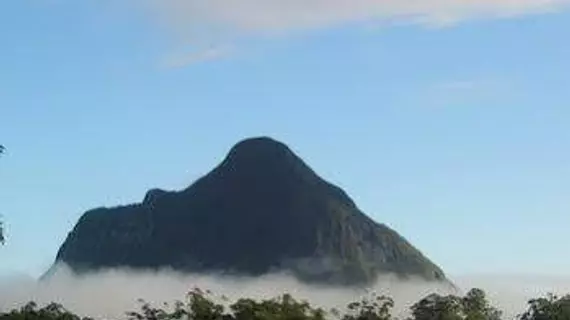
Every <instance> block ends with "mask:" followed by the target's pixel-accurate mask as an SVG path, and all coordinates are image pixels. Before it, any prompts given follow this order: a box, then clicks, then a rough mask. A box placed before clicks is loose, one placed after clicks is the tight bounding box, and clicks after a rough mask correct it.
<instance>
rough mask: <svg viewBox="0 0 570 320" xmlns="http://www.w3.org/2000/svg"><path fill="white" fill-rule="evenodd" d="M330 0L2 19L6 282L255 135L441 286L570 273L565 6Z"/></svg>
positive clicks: (192, 0)
mask: <svg viewBox="0 0 570 320" xmlns="http://www.w3.org/2000/svg"><path fill="white" fill-rule="evenodd" d="M346 1H347V0H334V1H331V2H330V3H327V5H323V2H322V1H318V0H310V1H306V2H304V5H306V7H303V5H301V4H297V2H295V1H292V2H288V3H289V4H291V5H290V6H288V5H283V1H282V0H267V1H266V2H263V1H258V0H243V2H241V3H243V6H239V7H238V8H225V7H224V2H223V1H221V0H216V1H211V2H208V3H212V6H208V5H203V6H200V4H201V3H202V4H204V1H199V0H187V1H186V2H185V1H184V0H166V1H164V2H161V3H160V4H158V2H155V1H154V0H145V1H140V2H139V4H138V5H137V3H136V2H130V1H125V2H121V5H117V4H114V3H112V2H111V1H107V0H106V1H81V2H78V1H69V0H49V1H48V0H40V1H28V0H24V1H4V2H3V3H2V4H0V41H1V43H2V51H1V52H2V53H1V54H0V119H1V120H2V125H1V126H0V142H1V143H2V144H4V145H5V146H6V147H7V149H8V152H7V154H6V155H5V156H4V157H3V158H2V159H1V161H0V206H1V207H0V211H1V212H2V214H3V218H4V220H5V223H6V227H7V235H8V243H7V245H6V246H5V247H2V248H0V249H1V250H0V261H1V263H0V274H3V275H5V274H13V273H27V274H31V275H38V274H40V273H41V272H42V271H44V270H45V269H46V268H47V267H48V266H49V265H50V263H51V262H52V261H53V258H54V257H55V254H56V251H57V249H58V247H59V245H60V244H61V242H62V241H63V239H64V238H65V236H66V234H67V232H68V231H70V230H71V228H72V227H73V225H74V224H75V222H76V221H77V219H78V218H79V217H80V215H81V214H82V212H84V211H85V210H87V209H90V208H93V207H98V206H113V205H118V204H126V203H130V202H135V201H140V200H141V199H142V198H143V196H144V194H145V191H146V190H147V189H149V188H153V187H161V188H166V189H179V188H183V187H185V186H187V185H188V184H190V183H191V182H192V181H193V180H194V179H196V178H197V177H199V176H200V175H202V174H205V173H207V171H208V170H210V169H211V168H212V167H213V166H215V165H216V164H217V163H218V162H219V161H220V160H221V159H222V158H223V157H224V155H225V153H226V152H227V151H228V149H229V148H230V147H231V146H232V145H233V144H234V143H236V142H237V141H239V140H241V139H243V138H246V137H249V136H259V135H269V136H272V137H274V138H276V139H279V140H282V141H283V142H285V143H287V144H288V145H289V146H290V147H291V148H292V149H293V150H294V151H296V152H297V153H298V154H299V155H300V156H301V157H302V158H304V159H305V160H306V161H307V162H308V163H309V164H310V165H311V166H312V167H313V168H314V169H315V170H316V171H317V172H319V173H320V174H321V175H322V176H323V177H325V178H326V179H329V180H330V181H332V182H334V183H336V184H338V185H340V186H341V187H343V188H344V189H345V190H346V191H347V192H348V193H349V194H350V195H351V196H352V197H353V198H354V199H355V201H356V202H357V203H358V204H359V206H360V207H361V208H362V209H363V210H364V211H365V212H366V213H368V214H369V215H371V216H372V217H374V218H375V219H376V220H378V221H381V222H384V223H387V224H388V225H390V226H391V227H393V228H395V229H396V230H397V231H399V232H400V233H401V234H402V235H404V236H405V237H406V238H408V239H409V240H410V241H411V242H412V243H414V244H415V245H416V246H418V247H419V248H420V249H421V250H422V251H423V252H424V253H425V254H426V255H428V256H429V257H430V258H432V259H433V260H434V261H435V262H436V263H438V264H439V265H441V266H442V267H443V268H444V270H446V271H447V272H448V273H450V274H472V273H511V274H512V273H516V274H547V275H551V274H566V275H567V274H568V271H567V270H569V269H570V258H569V257H568V248H567V245H566V243H567V239H566V237H565V235H566V233H567V230H568V226H569V225H570V214H569V210H570V203H569V202H568V194H569V193H570V151H569V150H570V149H569V146H570V108H569V106H568V101H570V90H568V88H569V87H568V84H569V83H570V59H568V58H567V57H569V56H570V42H568V41H565V37H566V33H567V32H568V30H570V11H569V10H567V9H566V4H567V3H566V1H556V0H554V1H551V2H544V1H537V0H536V1H535V0H521V1H520V3H519V2H517V4H519V5H520V7H516V5H517V4H513V2H512V1H510V2H509V1H493V2H492V3H491V2H489V1H484V0H470V1H465V2H445V1H443V2H442V1H431V0H430V1H426V2H425V3H424V2H422V4H423V5H422V6H421V7H414V6H413V5H411V4H410V6H399V5H396V4H395V3H417V2H414V1H401V2H396V1H384V2H379V1H376V0H362V2H361V3H360V4H361V6H360V7H358V8H356V9H354V10H353V9H352V7H347V6H346V3H347V2H346ZM233 3H240V2H237V1H236V2H233ZM380 3H381V5H380ZM454 3H455V5H454ZM459 3H463V4H465V5H463V4H461V5H460V4H459ZM507 3H510V5H508V4H507ZM539 3H541V4H543V5H551V6H550V7H542V6H541V5H538V4H539ZM280 4H281V5H282V6H280ZM391 4H393V5H391ZM296 6H297V7H296ZM323 6H324V7H323ZM196 8H200V10H202V11H198V13H197V12H196V10H195V9H196ZM243 8H246V9H247V10H246V9H243ZM238 9H239V10H238ZM242 9H243V10H242ZM569 9H570V8H569ZM410 15H411V16H412V17H408V16H410ZM260 17H261V18H260Z"/></svg>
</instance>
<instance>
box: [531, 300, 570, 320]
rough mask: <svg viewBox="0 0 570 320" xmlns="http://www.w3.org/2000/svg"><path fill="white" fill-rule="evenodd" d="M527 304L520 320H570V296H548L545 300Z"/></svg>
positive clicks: (532, 301)
mask: <svg viewBox="0 0 570 320" xmlns="http://www.w3.org/2000/svg"><path fill="white" fill-rule="evenodd" d="M528 304H529V306H528V310H527V311H526V312H525V313H523V314H522V315H521V316H520V319H521V320H570V295H565V296H563V297H558V296H556V295H553V294H549V295H547V296H546V297H545V298H537V299H532V300H530V301H529V302H528Z"/></svg>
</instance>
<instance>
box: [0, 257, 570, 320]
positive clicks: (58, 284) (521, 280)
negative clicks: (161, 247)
mask: <svg viewBox="0 0 570 320" xmlns="http://www.w3.org/2000/svg"><path fill="white" fill-rule="evenodd" d="M453 280H454V281H455V284H456V285H457V286H458V287H459V291H458V290H456V289H454V288H451V287H449V286H448V285H446V284H443V283H436V282H426V281H425V280H420V279H409V280H405V281H404V280H401V279H399V278H397V277H396V276H393V275H384V276H381V277H380V278H379V279H378V281H377V282H376V283H375V285H373V286H371V287H369V288H333V287H325V286H314V285H306V284H303V283H301V282H299V281H297V280H296V279H295V278H293V277H291V276H289V275H287V274H280V273H275V274H271V275H267V276H263V277H257V278H248V277H228V276H221V275H216V274H209V275H198V274H182V273H179V272H175V271H172V270H161V271H156V272H150V271H148V272H140V271H134V270H129V269H113V270H106V271H102V272H97V273H91V274H88V275H82V276H77V275H74V274H73V273H72V272H70V270H69V269H67V268H66V267H65V266H59V267H58V268H57V269H56V270H55V272H54V273H53V274H52V275H51V276H50V277H49V278H47V279H44V280H42V281H36V280H35V279H22V278H18V279H5V280H2V282H0V309H1V310H3V311H7V310H10V309H12V308H17V307H20V306H22V305H23V304H25V303H27V302H28V301H35V302H37V303H38V304H40V305H44V304H48V303H50V302H57V303H61V304H62V305H64V306H65V308H67V309H68V310H70V311H72V312H74V313H77V314H79V315H84V316H91V317H96V318H102V317H103V318H119V317H123V316H124V314H125V312H127V311H132V310H138V309H139V307H140V303H139V302H138V301H137V300H138V299H144V300H146V301H148V302H151V303H153V304H155V305H161V304H162V303H163V302H174V301H177V300H183V299H184V298H185V295H186V293H188V291H190V290H191V289H192V288H195V287H197V288H200V289H203V290H210V291H212V292H213V294H214V295H215V296H216V297H222V296H225V297H227V298H228V299H229V300H230V301H232V302H233V301H236V300H237V299H239V298H244V297H248V298H254V299H266V298H272V297H277V296H280V295H282V294H284V293H290V294H292V295H293V296H294V297H295V298H297V299H301V300H307V301H309V302H310V303H311V304H313V305H315V306H318V307H323V308H325V309H331V308H336V309H338V310H344V309H345V307H346V305H347V304H348V303H350V302H353V301H356V300H358V299H359V298H360V297H362V296H365V295H367V294H368V293H369V292H371V291H372V292H376V293H377V294H379V295H387V296H390V297H392V298H393V299H394V301H395V303H396V307H395V308H394V315H404V314H405V313H406V312H407V310H408V308H409V307H410V306H411V305H412V304H414V303H415V302H417V301H419V300H420V299H421V298H423V297H425V296H427V295H429V294H430V293H439V294H443V295H445V294H463V293H464V292H465V291H467V290H469V289H471V288H474V287H477V288H481V289H483V290H485V291H486V292H487V294H488V296H489V299H490V300H491V302H493V304H494V305H495V306H497V307H498V308H499V309H501V310H502V311H504V313H505V319H510V318H512V317H513V316H515V315H516V314H518V313H520V312H522V311H523V310H524V309H525V308H526V302H527V301H528V300H529V299H530V298H534V297H537V296H542V295H545V294H547V293H559V294H562V293H567V292H570V278H566V279H561V278H560V279H558V278H546V277H544V278H540V277H527V278H525V277H513V276H511V277H509V276H505V277H501V276H492V277H491V276H478V277H470V276H462V277H457V278H456V279H453Z"/></svg>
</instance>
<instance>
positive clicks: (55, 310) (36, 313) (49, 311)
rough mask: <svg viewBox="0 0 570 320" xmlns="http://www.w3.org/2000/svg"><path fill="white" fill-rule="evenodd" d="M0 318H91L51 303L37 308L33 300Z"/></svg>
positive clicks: (86, 319)
mask: <svg viewBox="0 0 570 320" xmlns="http://www.w3.org/2000/svg"><path fill="white" fill-rule="evenodd" d="M0 320H91V319H90V318H81V317H79V316H77V315H75V314H73V313H71V312H69V311H67V310H66V309H65V308H64V307H63V306H62V305H60V304H57V303H51V304H48V305H47V306H45V307H43V308H38V305H37V304H36V303H35V302H29V303H28V304H26V305H25V306H23V307H21V308H20V309H16V310H12V311H11V312H9V313H3V314H0Z"/></svg>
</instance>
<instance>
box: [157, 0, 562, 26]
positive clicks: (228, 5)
mask: <svg viewBox="0 0 570 320" xmlns="http://www.w3.org/2000/svg"><path fill="white" fill-rule="evenodd" d="M147 1H149V2H150V4H152V8H153V9H154V10H156V12H160V13H162V14H164V18H165V19H167V20H168V21H169V22H171V23H173V24H174V25H176V26H178V27H183V28H189V29H190V30H191V31H193V32H200V30H203V28H211V29H221V30H224V31H228V30H230V31H232V30H233V31H236V32H253V33H275V32H277V33H282V32H290V31H295V30H302V29H312V28H323V27H331V26H336V25H340V24H345V23H354V22H363V21H367V22H376V21H380V22H381V21H394V20H395V21H405V22H417V23H423V24H429V25H442V24H450V23H455V22H458V21H463V20H466V19H473V18H501V17H510V16H518V15H524V14H532V13H542V12H549V11H555V10H559V9H561V8H563V7H565V6H567V5H568V4H570V0H147ZM186 31H188V29H187V30H186Z"/></svg>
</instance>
